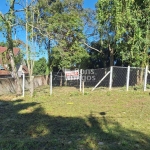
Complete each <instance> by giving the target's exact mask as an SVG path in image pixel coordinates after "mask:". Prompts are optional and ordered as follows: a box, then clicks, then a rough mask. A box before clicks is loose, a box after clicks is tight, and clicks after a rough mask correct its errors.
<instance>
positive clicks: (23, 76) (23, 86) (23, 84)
mask: <svg viewBox="0 0 150 150" xmlns="http://www.w3.org/2000/svg"><path fill="white" fill-rule="evenodd" d="M24 88H25V74H24V72H22V97H24Z"/></svg>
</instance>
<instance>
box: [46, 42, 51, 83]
mask: <svg viewBox="0 0 150 150" xmlns="http://www.w3.org/2000/svg"><path fill="white" fill-rule="evenodd" d="M47 52H48V63H47V70H46V85H48V79H49V78H48V77H49V74H50V69H51V68H50V64H51V63H50V59H51V41H50V40H48V44H47Z"/></svg>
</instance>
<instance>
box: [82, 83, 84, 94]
mask: <svg viewBox="0 0 150 150" xmlns="http://www.w3.org/2000/svg"><path fill="white" fill-rule="evenodd" d="M82 92H83V95H84V81H82Z"/></svg>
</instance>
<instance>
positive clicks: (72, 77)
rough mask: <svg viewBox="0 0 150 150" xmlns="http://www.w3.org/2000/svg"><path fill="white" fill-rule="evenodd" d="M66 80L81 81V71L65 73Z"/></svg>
mask: <svg viewBox="0 0 150 150" xmlns="http://www.w3.org/2000/svg"><path fill="white" fill-rule="evenodd" d="M65 78H66V80H78V79H79V70H73V71H65Z"/></svg>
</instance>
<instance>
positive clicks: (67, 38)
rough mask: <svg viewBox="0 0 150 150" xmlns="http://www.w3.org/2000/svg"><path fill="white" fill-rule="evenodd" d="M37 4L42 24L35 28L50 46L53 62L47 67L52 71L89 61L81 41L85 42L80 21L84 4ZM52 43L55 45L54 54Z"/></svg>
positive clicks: (76, 2)
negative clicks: (56, 67) (86, 59)
mask: <svg viewBox="0 0 150 150" xmlns="http://www.w3.org/2000/svg"><path fill="white" fill-rule="evenodd" d="M38 2H39V3H38V5H37V9H36V10H37V11H36V13H35V16H36V17H35V18H36V19H37V20H38V22H40V24H39V23H38V24H36V25H35V26H34V28H35V30H36V32H37V34H38V35H39V36H38V37H40V39H42V41H46V43H47V46H46V47H47V50H48V54H50V55H51V56H52V57H51V58H52V59H51V60H53V62H52V61H51V62H49V63H48V64H50V63H51V67H52V65H53V66H55V65H58V66H59V68H62V67H72V66H78V65H79V64H80V63H81V61H82V59H83V58H85V57H87V53H86V51H85V49H84V47H83V45H82V43H81V39H83V38H84V36H83V23H82V20H81V15H82V0H78V1H77V0H72V1H70V0H63V1H61V0H58V1H50V0H46V1H45V0H39V1H38ZM45 6H49V7H45ZM30 26H32V25H30ZM41 37H42V38H41ZM49 40H50V41H51V43H53V48H51V50H50V47H49V46H50V45H48V43H49ZM47 41H48V42H47ZM48 57H50V56H48ZM49 68H50V66H49Z"/></svg>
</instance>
